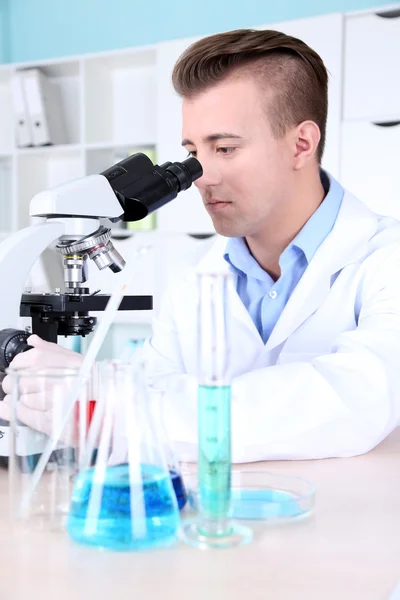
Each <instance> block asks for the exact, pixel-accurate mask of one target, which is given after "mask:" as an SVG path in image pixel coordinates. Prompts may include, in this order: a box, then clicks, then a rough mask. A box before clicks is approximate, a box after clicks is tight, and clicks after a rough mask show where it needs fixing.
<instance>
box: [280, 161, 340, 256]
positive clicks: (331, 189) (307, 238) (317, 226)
mask: <svg viewBox="0 0 400 600" xmlns="http://www.w3.org/2000/svg"><path fill="white" fill-rule="evenodd" d="M320 175H321V182H322V185H323V187H324V190H325V192H327V194H326V196H325V198H324V199H323V201H322V202H321V204H320V205H319V207H318V208H317V210H316V211H315V212H314V213H313V214H312V215H311V217H310V218H309V219H308V221H307V222H306V223H305V225H304V226H303V227H302V229H301V230H300V231H299V233H298V234H297V236H296V237H295V238H294V240H292V242H291V243H290V244H289V246H288V248H290V247H291V246H294V247H296V248H299V249H300V250H302V251H303V253H304V256H305V257H306V259H307V262H308V263H309V262H310V261H311V259H312V257H313V256H314V254H315V253H316V251H317V250H318V248H319V246H320V245H321V244H322V242H323V241H324V239H325V238H326V236H327V235H328V234H329V233H330V232H331V230H332V228H333V226H334V224H335V221H336V218H337V216H338V213H339V210H340V206H341V203H342V199H343V194H344V189H343V188H342V186H341V185H340V183H339V182H338V181H336V179H335V178H334V177H332V175H330V174H329V173H327V172H326V171H323V170H322V169H321V171H320ZM288 248H286V249H285V250H284V252H283V253H282V254H284V253H285V252H286V251H287V250H288Z"/></svg>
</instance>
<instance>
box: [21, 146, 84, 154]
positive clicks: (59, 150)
mask: <svg viewBox="0 0 400 600" xmlns="http://www.w3.org/2000/svg"><path fill="white" fill-rule="evenodd" d="M80 151H81V146H80V145H79V144H55V145H54V146H33V147H32V148H17V150H16V152H17V156H51V155H53V156H58V155H65V154H68V153H76V152H80Z"/></svg>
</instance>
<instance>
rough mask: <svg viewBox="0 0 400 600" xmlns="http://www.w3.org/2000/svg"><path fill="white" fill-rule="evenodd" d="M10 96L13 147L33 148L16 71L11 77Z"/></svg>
mask: <svg viewBox="0 0 400 600" xmlns="http://www.w3.org/2000/svg"><path fill="white" fill-rule="evenodd" d="M11 94H12V99H13V107H14V118H15V127H14V131H15V145H16V146H17V147H18V148H27V147H29V146H33V136H32V125H31V122H30V117H29V111H28V106H27V102H26V96H25V90H24V85H23V79H22V73H21V72H18V71H17V72H16V73H14V74H13V75H12V77H11Z"/></svg>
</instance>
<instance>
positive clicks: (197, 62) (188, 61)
mask: <svg viewBox="0 0 400 600" xmlns="http://www.w3.org/2000/svg"><path fill="white" fill-rule="evenodd" d="M241 71H243V73H246V74H247V73H250V74H252V75H253V76H255V78H256V81H257V83H261V85H262V86H266V85H268V86H270V87H272V89H273V90H274V96H273V99H272V102H271V103H269V106H268V115H269V118H270V123H271V129H272V133H273V135H274V136H275V137H277V138H279V137H282V136H283V135H284V134H285V133H286V131H287V129H288V128H289V127H296V126H297V125H299V124H300V123H302V122H303V121H306V120H311V121H314V122H315V123H316V124H317V125H318V127H319V129H320V132H321V139H320V142H319V145H318V161H319V162H321V159H322V155H323V151H324V146H325V136H326V120H327V114H328V72H327V70H326V67H325V65H324V63H323V61H322V59H321V57H320V56H319V55H318V54H317V53H316V52H315V51H314V50H313V49H312V48H310V47H309V46H307V44H305V43H304V42H303V41H301V40H299V39H297V38H295V37H292V36H290V35H286V34H284V33H281V32H280V31H273V30H255V29H237V30H235V31H227V32H225V33H218V34H216V35H211V36H208V37H205V38H203V39H201V40H199V41H197V42H195V43H194V44H192V45H191V46H189V48H187V50H185V52H184V53H183V54H182V55H181V56H180V58H179V59H178V61H177V63H176V64H175V67H174V70H173V73H172V83H173V86H174V88H175V91H176V92H177V93H178V94H179V95H180V96H183V97H185V96H193V95H195V94H197V93H199V92H202V91H204V90H206V89H208V88H210V87H211V86H213V85H215V84H216V83H218V82H220V81H222V80H223V79H225V78H227V77H228V76H229V75H232V74H233V73H236V72H241Z"/></svg>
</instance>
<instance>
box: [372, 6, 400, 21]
mask: <svg viewBox="0 0 400 600" xmlns="http://www.w3.org/2000/svg"><path fill="white" fill-rule="evenodd" d="M375 14H376V16H377V17H381V19H397V18H398V17H400V8H396V10H385V11H383V12H377V13H375Z"/></svg>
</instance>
